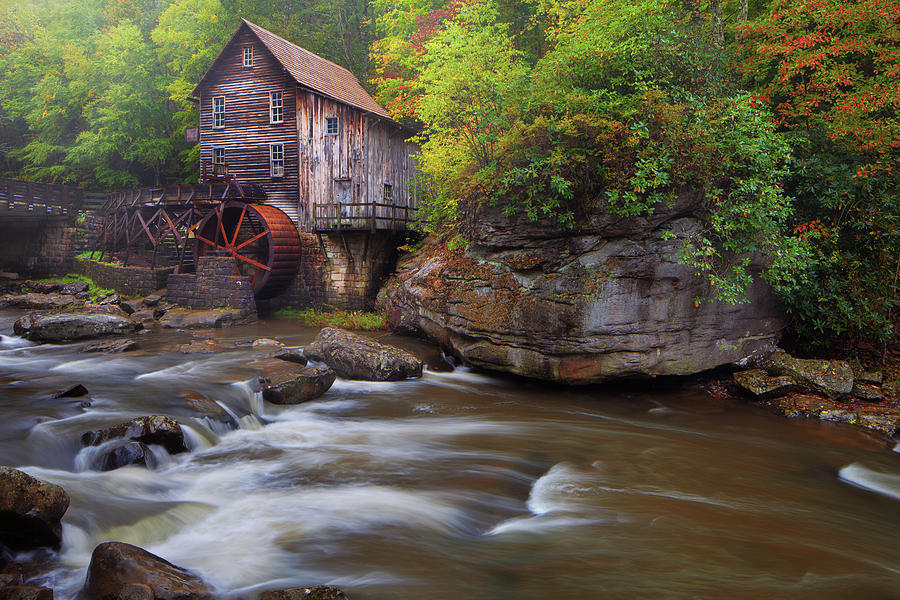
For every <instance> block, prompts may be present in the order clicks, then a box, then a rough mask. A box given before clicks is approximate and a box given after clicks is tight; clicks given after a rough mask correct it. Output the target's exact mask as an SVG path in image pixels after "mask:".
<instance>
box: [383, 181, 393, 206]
mask: <svg viewBox="0 0 900 600" xmlns="http://www.w3.org/2000/svg"><path fill="white" fill-rule="evenodd" d="M393 200H394V186H392V185H391V184H389V183H386V184H384V203H385V204H390V203H391V202H393Z"/></svg>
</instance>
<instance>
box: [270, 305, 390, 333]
mask: <svg viewBox="0 0 900 600" xmlns="http://www.w3.org/2000/svg"><path fill="white" fill-rule="evenodd" d="M275 316H276V317H279V318H284V319H296V320H299V321H302V322H303V324H304V325H308V326H310V327H342V328H344V329H355V330H357V331H377V330H381V329H385V328H386V327H387V325H386V323H385V320H384V316H383V315H379V314H377V313H371V312H365V311H361V310H358V311H345V310H334V311H326V310H322V309H316V308H304V309H300V310H298V309H289V308H282V309H281V310H278V311H277V312H276V313H275Z"/></svg>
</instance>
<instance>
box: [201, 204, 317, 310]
mask: <svg viewBox="0 0 900 600" xmlns="http://www.w3.org/2000/svg"><path fill="white" fill-rule="evenodd" d="M195 247H196V252H197V254H196V256H197V257H198V258H199V257H201V256H203V255H210V254H223V255H226V256H231V257H232V258H234V259H235V269H236V271H237V273H238V274H239V275H243V276H247V277H250V279H251V282H252V285H253V292H254V295H256V297H257V298H271V297H273V296H275V295H277V294H279V293H281V292H282V291H284V289H285V288H286V287H287V286H288V285H289V284H290V282H291V280H292V279H293V277H294V275H295V274H296V271H297V267H298V265H299V260H300V240H299V236H298V234H297V229H296V227H294V224H293V223H292V222H291V220H290V218H289V217H288V216H287V215H286V214H284V213H283V212H282V211H280V210H278V209H277V208H275V207H273V206H268V205H261V204H245V203H243V202H237V201H231V202H227V203H225V204H222V205H220V206H218V207H217V208H216V209H215V211H213V212H211V213H209V214H208V215H207V216H206V217H204V218H203V220H202V221H201V223H200V225H199V226H198V228H197V242H196V246H195Z"/></svg>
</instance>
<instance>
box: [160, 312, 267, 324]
mask: <svg viewBox="0 0 900 600" xmlns="http://www.w3.org/2000/svg"><path fill="white" fill-rule="evenodd" d="M255 320H256V316H255V315H253V314H250V315H247V314H245V313H243V312H242V311H240V310H238V309H226V310H191V309H188V308H173V309H172V310H170V311H168V312H167V313H166V314H165V315H163V316H162V317H161V318H160V319H159V324H160V325H162V326H163V327H168V328H170V329H221V328H223V327H232V326H234V325H244V324H246V323H251V322H254V321H255Z"/></svg>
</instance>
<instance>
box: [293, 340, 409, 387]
mask: <svg viewBox="0 0 900 600" xmlns="http://www.w3.org/2000/svg"><path fill="white" fill-rule="evenodd" d="M304 354H305V355H306V356H307V357H308V358H311V359H312V360H316V361H319V362H323V363H325V364H326V365H328V366H329V367H331V368H332V369H334V370H335V372H337V374H338V375H340V376H341V377H346V378H347V379H364V380H370V381H399V380H401V379H406V378H408V377H421V376H422V361H421V360H419V359H418V358H417V357H416V356H415V355H414V354H412V353H410V352H407V351H406V350H403V349H402V348H398V347H396V346H391V345H389V344H383V343H381V342H376V341H375V340H373V339H371V338H367V337H364V336H361V335H357V334H355V333H351V332H349V331H346V330H344V329H339V328H337V327H326V328H325V329H323V330H321V331H320V332H319V333H318V335H316V339H315V340H314V341H313V342H312V343H311V344H310V345H309V346H307V347H306V349H305V350H304Z"/></svg>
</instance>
